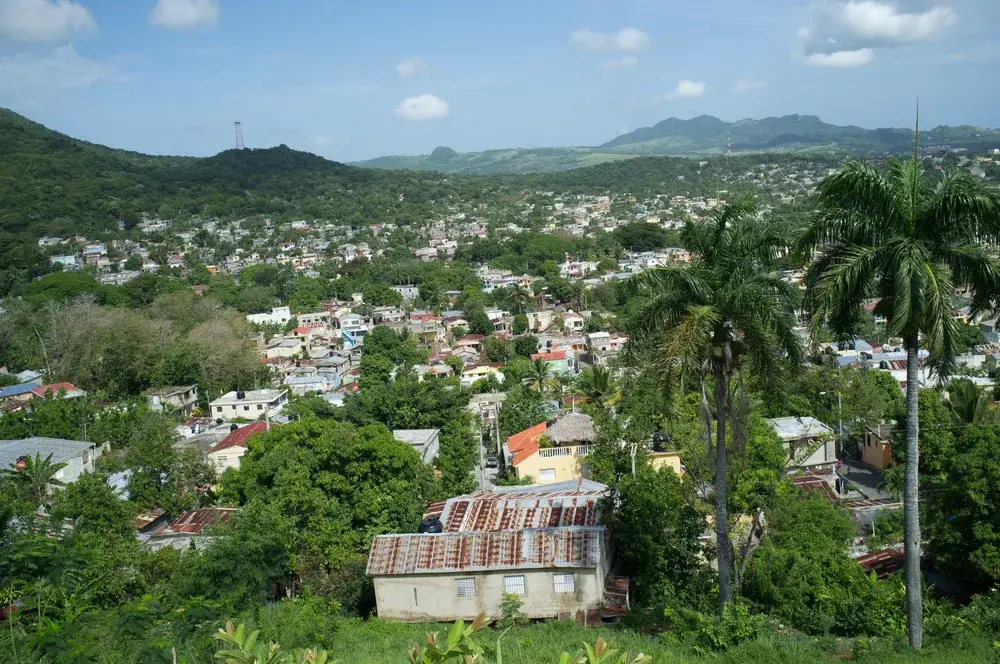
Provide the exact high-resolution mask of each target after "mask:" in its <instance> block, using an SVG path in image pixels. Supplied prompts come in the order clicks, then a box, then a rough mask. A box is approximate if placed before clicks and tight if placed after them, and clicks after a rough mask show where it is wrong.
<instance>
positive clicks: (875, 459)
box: [861, 431, 892, 470]
mask: <svg viewBox="0 0 1000 664" xmlns="http://www.w3.org/2000/svg"><path fill="white" fill-rule="evenodd" d="M861 460H862V461H864V462H865V463H867V464H868V465H870V466H875V467H876V468H878V469H879V470H884V469H885V468H887V467H888V466H889V465H890V464H891V463H892V447H891V446H890V445H887V444H886V443H884V442H882V440H881V439H880V438H879V437H878V436H876V435H875V434H873V433H872V432H871V431H866V432H865V439H864V442H863V443H862V445H861Z"/></svg>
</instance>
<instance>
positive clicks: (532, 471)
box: [514, 447, 586, 484]
mask: <svg viewBox="0 0 1000 664" xmlns="http://www.w3.org/2000/svg"><path fill="white" fill-rule="evenodd" d="M549 449H560V450H573V453H572V454H569V455H566V456H548V457H544V456H542V455H541V453H542V452H544V451H545V450H539V451H538V452H535V453H534V454H532V455H531V456H530V457H528V458H527V459H525V460H524V461H522V462H521V463H519V464H518V465H517V466H516V467H515V468H514V470H515V472H516V473H517V476H518V477H519V478H523V477H528V476H529V475H530V476H531V477H533V478H534V481H535V484H552V483H553V482H565V481H566V480H578V479H583V478H584V477H585V471H586V469H585V467H584V465H583V463H582V462H583V458H582V457H581V456H579V454H578V453H577V452H578V450H579V448H574V447H562V448H549ZM584 449H586V448H584ZM543 470H544V471H549V470H551V471H554V473H555V475H552V474H545V475H544V476H543V473H542V471H543Z"/></svg>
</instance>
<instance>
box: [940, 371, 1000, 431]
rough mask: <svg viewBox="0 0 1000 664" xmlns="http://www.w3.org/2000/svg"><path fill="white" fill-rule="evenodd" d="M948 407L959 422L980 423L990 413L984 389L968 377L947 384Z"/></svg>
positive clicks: (988, 401)
mask: <svg viewBox="0 0 1000 664" xmlns="http://www.w3.org/2000/svg"><path fill="white" fill-rule="evenodd" d="M948 408H949V409H950V410H951V414H952V415H954V416H955V419H956V420H957V421H958V422H959V424H982V423H983V422H984V421H986V419H987V418H988V417H990V416H991V414H992V412H991V409H990V398H989V396H988V395H987V394H986V390H984V389H983V388H981V387H979V386H978V385H976V384H975V383H973V382H972V381H971V380H969V379H968V378H956V379H954V380H952V381H951V382H950V383H949V384H948Z"/></svg>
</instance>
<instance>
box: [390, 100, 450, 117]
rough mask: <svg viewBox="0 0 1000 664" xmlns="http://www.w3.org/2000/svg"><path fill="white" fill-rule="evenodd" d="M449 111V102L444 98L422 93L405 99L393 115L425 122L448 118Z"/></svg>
mask: <svg viewBox="0 0 1000 664" xmlns="http://www.w3.org/2000/svg"><path fill="white" fill-rule="evenodd" d="M448 112H449V110H448V104H447V103H446V102H445V101H444V100H443V99H441V98H440V97H437V96H435V95H432V94H422V95H417V96H416V97H407V98H406V99H404V100H403V103H402V104H400V105H399V106H397V107H396V110H395V111H394V112H393V115H395V116H396V117H397V118H399V119H401V120H410V121H411V122H423V121H425V120H439V119H441V118H446V117H448Z"/></svg>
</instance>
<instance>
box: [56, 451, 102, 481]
mask: <svg viewBox="0 0 1000 664" xmlns="http://www.w3.org/2000/svg"><path fill="white" fill-rule="evenodd" d="M104 452H105V448H104V447H97V446H94V447H92V448H89V449H86V450H83V451H82V452H80V453H78V454H74V455H73V456H72V457H70V458H68V459H62V460H61V462H60V463H65V464H66V467H65V468H62V469H60V470H59V471H57V472H56V474H55V475H53V478H54V479H57V480H59V481H61V482H64V483H66V484H70V483H72V482H75V481H77V480H78V479H80V476H81V475H83V474H84V473H92V472H94V467H95V462H96V461H97V457H99V456H101V455H102V454H103V453H104Z"/></svg>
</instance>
